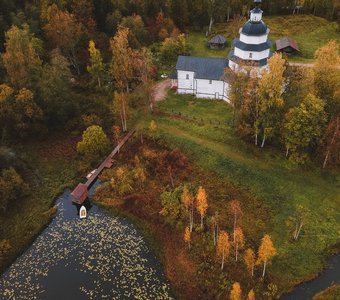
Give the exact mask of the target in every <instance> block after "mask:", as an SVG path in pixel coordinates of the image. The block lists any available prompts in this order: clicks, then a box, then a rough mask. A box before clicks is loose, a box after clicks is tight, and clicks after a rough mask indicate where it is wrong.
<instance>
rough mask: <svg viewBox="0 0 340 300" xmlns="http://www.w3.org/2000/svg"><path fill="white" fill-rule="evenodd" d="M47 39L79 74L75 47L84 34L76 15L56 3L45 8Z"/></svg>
mask: <svg viewBox="0 0 340 300" xmlns="http://www.w3.org/2000/svg"><path fill="white" fill-rule="evenodd" d="M44 31H45V34H46V37H47V39H48V40H49V41H50V42H51V44H52V45H53V46H54V47H55V48H59V49H60V50H61V52H62V54H63V55H64V56H65V57H67V59H68V60H69V62H70V64H71V65H72V66H73V67H74V69H75V70H76V71H77V74H78V75H80V69H79V62H78V57H77V47H78V44H79V42H80V40H81V38H82V36H83V34H84V28H83V26H82V24H81V23H80V22H78V20H77V19H76V17H75V16H74V15H73V14H71V13H69V12H68V11H63V10H60V9H59V8H58V6H57V5H56V4H52V5H51V6H49V7H48V10H47V24H46V25H45V26H44Z"/></svg>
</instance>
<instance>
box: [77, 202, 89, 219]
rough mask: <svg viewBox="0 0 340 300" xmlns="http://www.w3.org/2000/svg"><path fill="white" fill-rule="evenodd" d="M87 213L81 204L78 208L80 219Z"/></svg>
mask: <svg viewBox="0 0 340 300" xmlns="http://www.w3.org/2000/svg"><path fill="white" fill-rule="evenodd" d="M86 215H87V211H86V207H85V206H84V205H83V206H82V207H81V208H80V210H79V217H80V219H85V218H86Z"/></svg>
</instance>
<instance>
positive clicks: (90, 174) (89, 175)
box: [86, 169, 97, 179]
mask: <svg viewBox="0 0 340 300" xmlns="http://www.w3.org/2000/svg"><path fill="white" fill-rule="evenodd" d="M96 171H97V169H94V170H93V171H91V172H90V173H89V174H87V175H86V179H89V178H90V177H91V176H92V175H93V174H94V173H95V172H96Z"/></svg>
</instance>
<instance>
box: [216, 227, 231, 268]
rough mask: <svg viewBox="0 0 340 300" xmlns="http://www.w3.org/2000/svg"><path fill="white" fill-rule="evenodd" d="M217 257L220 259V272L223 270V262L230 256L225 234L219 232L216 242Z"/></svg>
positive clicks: (227, 238)
mask: <svg viewBox="0 0 340 300" xmlns="http://www.w3.org/2000/svg"><path fill="white" fill-rule="evenodd" d="M216 254H217V257H218V258H219V259H221V271H222V270H223V268H224V262H225V260H226V259H227V258H228V256H229V254H230V242H229V235H228V233H227V232H225V231H223V230H221V231H220V233H219V235H218V240H217V253H216Z"/></svg>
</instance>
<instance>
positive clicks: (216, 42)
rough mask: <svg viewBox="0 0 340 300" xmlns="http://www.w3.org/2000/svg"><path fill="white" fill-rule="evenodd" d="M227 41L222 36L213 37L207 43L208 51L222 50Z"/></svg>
mask: <svg viewBox="0 0 340 300" xmlns="http://www.w3.org/2000/svg"><path fill="white" fill-rule="evenodd" d="M226 42H227V39H226V38H225V37H224V36H223V35H220V34H218V35H215V36H214V37H213V38H212V39H211V40H210V41H209V42H208V44H209V47H210V49H223V48H224V47H225V44H226Z"/></svg>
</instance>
